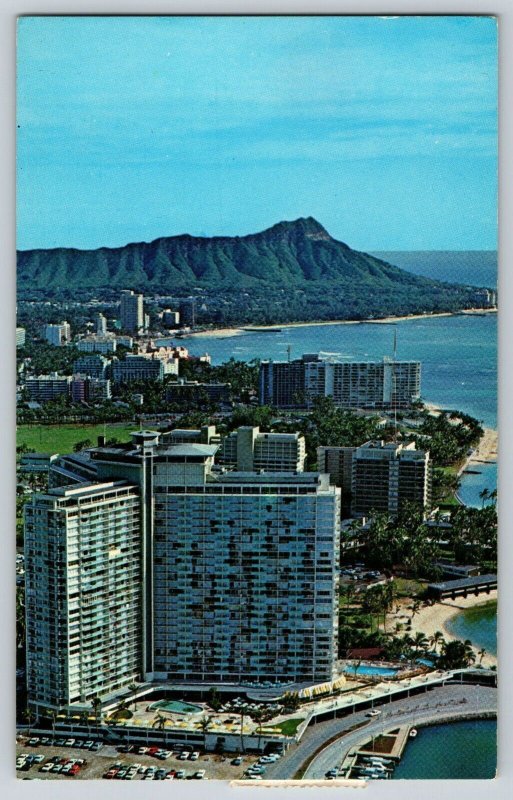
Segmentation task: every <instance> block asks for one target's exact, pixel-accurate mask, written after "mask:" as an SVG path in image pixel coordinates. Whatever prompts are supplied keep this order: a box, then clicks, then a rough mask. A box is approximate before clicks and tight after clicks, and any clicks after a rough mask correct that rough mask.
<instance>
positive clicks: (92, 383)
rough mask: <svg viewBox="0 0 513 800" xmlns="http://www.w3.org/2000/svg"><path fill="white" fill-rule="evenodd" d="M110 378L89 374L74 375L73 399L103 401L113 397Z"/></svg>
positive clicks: (83, 401) (76, 400) (79, 401)
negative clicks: (90, 375) (92, 376)
mask: <svg viewBox="0 0 513 800" xmlns="http://www.w3.org/2000/svg"><path fill="white" fill-rule="evenodd" d="M111 396H112V395H111V390H110V380H109V379H108V378H91V377H89V376H88V375H80V374H79V375H73V378H72V381H71V399H72V400H73V402H74V403H103V402H105V401H106V400H110V398H111Z"/></svg>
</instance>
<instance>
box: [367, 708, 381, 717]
mask: <svg viewBox="0 0 513 800" xmlns="http://www.w3.org/2000/svg"><path fill="white" fill-rule="evenodd" d="M380 714H381V711H379V709H377V708H373V709H372V711H368V712H367V713H366V715H365V716H366V717H379V715H380Z"/></svg>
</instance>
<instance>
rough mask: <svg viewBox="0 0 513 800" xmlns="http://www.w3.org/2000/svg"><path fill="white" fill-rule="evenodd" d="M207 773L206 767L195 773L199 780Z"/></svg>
mask: <svg viewBox="0 0 513 800" xmlns="http://www.w3.org/2000/svg"><path fill="white" fill-rule="evenodd" d="M205 775H206V770H204V769H199V770H198V771H197V772H195V773H194V777H195V778H197V779H198V780H202V778H204V777H205Z"/></svg>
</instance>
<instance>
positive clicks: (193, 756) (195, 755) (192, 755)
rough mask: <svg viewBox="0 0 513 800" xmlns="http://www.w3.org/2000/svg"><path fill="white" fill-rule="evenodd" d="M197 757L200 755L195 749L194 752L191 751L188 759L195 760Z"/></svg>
mask: <svg viewBox="0 0 513 800" xmlns="http://www.w3.org/2000/svg"><path fill="white" fill-rule="evenodd" d="M199 757H200V754H199V753H198V752H197V751H195V752H194V753H191V755H190V760H191V761H197V760H198V758H199Z"/></svg>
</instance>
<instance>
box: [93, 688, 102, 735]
mask: <svg viewBox="0 0 513 800" xmlns="http://www.w3.org/2000/svg"><path fill="white" fill-rule="evenodd" d="M91 705H92V707H93V712H94V719H95V725H96V735H97V736H98V728H99V724H100V723H101V719H102V701H101V700H100V698H99V697H98V695H96V697H93V699H92V700H91Z"/></svg>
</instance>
